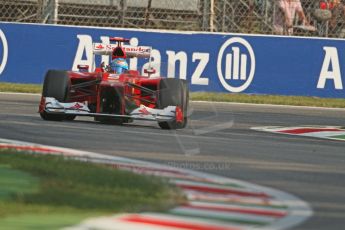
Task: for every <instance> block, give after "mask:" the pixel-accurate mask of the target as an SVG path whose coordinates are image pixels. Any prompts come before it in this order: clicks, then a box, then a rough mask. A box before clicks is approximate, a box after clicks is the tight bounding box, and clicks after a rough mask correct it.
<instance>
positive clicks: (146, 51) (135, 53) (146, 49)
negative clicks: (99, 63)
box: [93, 43, 152, 58]
mask: <svg viewBox="0 0 345 230" xmlns="http://www.w3.org/2000/svg"><path fill="white" fill-rule="evenodd" d="M116 47H118V45H117V44H103V43H93V53H94V54H95V55H111V54H112V52H113V49H115V48H116ZM121 47H122V48H123V50H124V51H125V53H126V56H127V57H128V58H133V57H137V58H149V57H150V56H151V51H152V47H150V46H131V45H122V46H121Z"/></svg>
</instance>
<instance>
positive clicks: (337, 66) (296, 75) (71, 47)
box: [0, 23, 345, 98]
mask: <svg viewBox="0 0 345 230" xmlns="http://www.w3.org/2000/svg"><path fill="white" fill-rule="evenodd" d="M110 36H111V37H113V36H116V37H126V38H130V39H131V41H130V44H131V45H133V46H137V45H143V46H152V47H153V51H152V53H151V60H152V66H153V67H154V68H155V69H156V70H157V72H156V75H160V76H166V77H178V78H182V79H187V80H188V81H189V82H190V89H191V91H205V92H229V93H231V92H232V93H247V94H275V95H300V96H317V97H333V98H344V97H345V89H344V81H345V40H340V39H339V40H337V39H321V38H320V39H317V38H296V37H277V36H253V35H242V34H221V33H201V32H200V33H197V32H193V33H192V32H171V31H152V30H150V31H145V30H134V29H120V28H117V29H112V28H91V27H75V26H54V25H38V24H15V23H0V82H15V83H42V82H43V79H44V74H45V72H46V71H47V70H48V69H62V70H71V69H72V70H77V65H78V64H87V65H89V66H90V67H91V66H94V65H93V63H92V60H93V53H92V43H93V42H95V43H96V42H102V43H109V37H110ZM102 61H103V62H105V63H108V62H109V59H108V57H107V56H99V57H97V58H96V63H95V64H96V66H97V65H99V64H100V63H101V62H102ZM129 65H130V68H131V69H138V70H140V71H142V72H143V70H144V69H145V68H147V67H148V65H149V64H148V59H137V58H132V59H130V60H129Z"/></svg>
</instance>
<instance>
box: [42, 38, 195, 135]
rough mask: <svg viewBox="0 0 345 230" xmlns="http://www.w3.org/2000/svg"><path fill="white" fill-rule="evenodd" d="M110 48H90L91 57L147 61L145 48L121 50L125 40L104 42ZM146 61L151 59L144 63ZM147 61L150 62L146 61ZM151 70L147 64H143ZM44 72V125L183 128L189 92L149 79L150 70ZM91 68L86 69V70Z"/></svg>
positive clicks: (181, 83)
mask: <svg viewBox="0 0 345 230" xmlns="http://www.w3.org/2000/svg"><path fill="white" fill-rule="evenodd" d="M110 41H111V42H115V44H108V45H106V44H101V43H95V44H93V47H94V48H93V53H94V58H95V55H110V56H112V57H122V58H123V59H122V60H126V58H132V57H137V58H150V54H151V50H152V48H151V47H147V46H137V47H134V46H130V45H126V44H125V43H128V42H129V40H128V39H124V38H116V37H114V38H110ZM150 59H151V58H150ZM150 61H151V60H150ZM149 66H151V65H149ZM78 68H79V71H77V72H75V71H60V70H49V71H48V72H47V73H46V76H45V79H44V84H43V92H42V98H41V102H40V106H39V113H40V115H41V117H42V118H43V119H44V120H53V121H62V120H73V119H74V118H75V117H76V116H92V117H94V119H95V121H100V122H103V123H112V124H123V123H129V122H132V121H133V120H136V119H138V120H151V121H157V122H158V124H159V126H160V127H161V128H162V129H180V128H184V127H185V126H186V124H187V120H188V116H187V110H188V101H189V90H188V85H187V82H186V81H185V80H180V79H174V78H163V77H153V76H152V75H153V74H154V73H155V70H154V69H153V68H151V67H149V68H148V69H145V71H144V72H145V74H146V76H142V75H140V73H139V71H136V70H126V71H124V72H122V73H117V72H116V71H115V70H114V69H112V68H111V67H110V66H109V65H104V64H103V63H102V64H101V66H99V67H97V68H95V71H94V72H88V71H87V70H88V68H89V66H86V65H79V66H78ZM91 69H92V68H91Z"/></svg>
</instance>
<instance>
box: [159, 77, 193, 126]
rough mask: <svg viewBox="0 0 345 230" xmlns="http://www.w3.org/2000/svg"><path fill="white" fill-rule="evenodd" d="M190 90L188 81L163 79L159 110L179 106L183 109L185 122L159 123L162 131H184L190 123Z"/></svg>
mask: <svg viewBox="0 0 345 230" xmlns="http://www.w3.org/2000/svg"><path fill="white" fill-rule="evenodd" d="M188 104H189V89H188V84H187V81H186V80H181V79H174V78H163V79H162V80H161V81H160V84H159V93H158V108H160V109H164V108H166V107H167V106H177V107H179V108H180V109H181V111H182V115H183V120H182V122H178V121H176V119H174V120H172V121H163V122H158V125H159V126H160V127H161V128H162V129H182V128H185V127H186V125H187V122H188V114H187V113H188Z"/></svg>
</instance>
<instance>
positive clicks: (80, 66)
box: [77, 65, 89, 71]
mask: <svg viewBox="0 0 345 230" xmlns="http://www.w3.org/2000/svg"><path fill="white" fill-rule="evenodd" d="M77 68H78V69H79V71H81V70H84V71H87V70H89V65H77Z"/></svg>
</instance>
